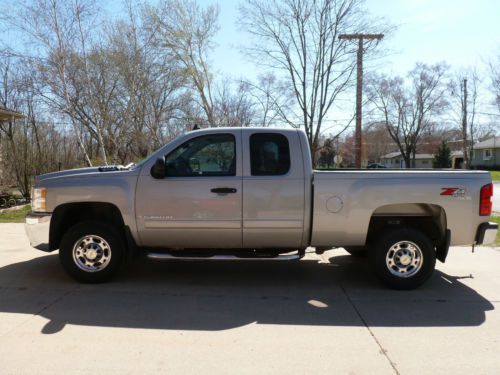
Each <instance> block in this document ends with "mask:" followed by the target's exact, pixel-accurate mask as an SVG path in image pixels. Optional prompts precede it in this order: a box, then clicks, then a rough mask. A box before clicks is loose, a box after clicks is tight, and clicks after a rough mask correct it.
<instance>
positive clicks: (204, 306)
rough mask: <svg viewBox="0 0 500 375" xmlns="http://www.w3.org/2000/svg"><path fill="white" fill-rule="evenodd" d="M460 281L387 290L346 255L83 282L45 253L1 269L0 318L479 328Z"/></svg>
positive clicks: (143, 265) (194, 266)
mask: <svg viewBox="0 0 500 375" xmlns="http://www.w3.org/2000/svg"><path fill="white" fill-rule="evenodd" d="M465 277H466V278H472V276H471V275H467V276H465ZM462 278H463V276H462V277H460V276H452V275H447V274H445V273H443V272H441V271H436V272H435V274H434V276H433V277H432V279H431V280H430V281H429V282H427V283H426V284H425V285H424V286H423V287H421V288H419V289H417V290H412V291H393V290H388V289H385V288H384V287H383V286H381V285H380V284H379V283H378V281H377V280H376V279H375V278H374V277H373V276H372V273H371V272H370V267H369V264H367V262H364V261H362V260H361V261H360V260H355V259H353V258H352V257H350V256H335V257H333V258H331V259H330V263H320V264H318V261H317V260H302V261H300V262H294V263H283V262H275V263H272V262H231V263H223V262H178V261H171V262H165V263H158V262H152V261H148V260H146V259H139V260H137V261H136V262H134V263H133V267H132V266H128V268H127V269H126V270H125V271H124V272H122V274H121V275H120V276H119V277H118V278H117V280H115V281H113V282H111V283H108V284H100V285H82V284H77V283H75V282H73V281H72V280H70V279H69V278H68V277H67V276H66V275H65V274H64V273H63V271H62V269H61V267H60V265H59V262H58V259H57V256H56V255H47V256H42V257H38V258H35V259H32V260H30V261H26V262H20V263H16V264H11V265H8V266H5V267H3V268H0V312H7V313H22V314H37V315H41V316H43V317H45V318H46V319H48V320H49V322H48V323H47V324H46V325H45V326H44V327H43V329H42V332H43V333H56V332H58V331H60V330H62V329H63V328H64V326H65V325H66V324H74V325H87V326H101V327H123V328H147V329H164V330H165V329H175V330H208V331H212V330H225V329H231V328H236V327H241V326H244V325H248V324H287V325H312V326H364V325H365V324H367V325H369V326H383V327H412V326H413V327H434V326H436V327H439V326H477V325H480V324H482V323H483V322H484V321H485V312H486V311H489V310H493V309H494V307H493V305H492V304H491V303H490V302H489V301H488V300H487V299H485V298H484V297H483V296H481V295H480V294H479V293H477V292H476V291H474V290H473V289H471V288H470V287H468V286H466V285H465V284H464V283H463V282H461V279H462Z"/></svg>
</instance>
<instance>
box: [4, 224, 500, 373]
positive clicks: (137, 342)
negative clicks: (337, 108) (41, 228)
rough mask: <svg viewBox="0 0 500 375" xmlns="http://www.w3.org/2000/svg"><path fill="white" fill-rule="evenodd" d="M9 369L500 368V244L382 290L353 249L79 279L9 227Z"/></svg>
mask: <svg viewBox="0 0 500 375" xmlns="http://www.w3.org/2000/svg"><path fill="white" fill-rule="evenodd" d="M0 233H1V235H2V242H1V243H0V374H2V375H7V374H51V375H53V374H64V375H65V374H92V373H94V374H120V375H121V374H160V373H161V374H391V373H393V374H430V373H432V374H470V373H474V374H498V373H500V357H499V355H498V353H499V351H500V335H499V332H500V312H499V310H498V305H499V303H500V272H499V264H500V249H493V248H477V249H476V253H475V254H472V253H471V250H470V248H452V249H451V250H450V256H449V260H448V262H447V263H446V264H445V265H443V264H439V265H438V270H437V272H436V273H435V275H434V276H433V278H432V279H431V280H430V281H429V282H428V283H427V284H426V285H425V286H423V287H422V288H420V289H418V290H414V291H407V292H397V291H392V290H387V289H384V288H383V287H381V286H380V284H379V283H378V282H377V280H376V279H375V278H374V277H373V276H372V275H371V273H370V270H369V266H368V264H367V262H365V261H362V260H361V261H360V260H356V259H353V258H352V257H350V256H348V255H347V253H345V252H344V251H343V250H333V251H330V252H328V253H325V254H324V255H323V256H322V257H318V256H316V255H314V254H311V255H308V256H307V257H306V259H304V260H302V261H300V262H294V263H272V262H269V263H265V262H259V263H251V262H237V263H234V262H233V263H220V262H219V263H211V262H189V263H182V262H170V263H152V262H149V261H146V260H139V261H137V262H136V263H135V264H134V266H133V267H129V269H128V270H126V271H125V272H124V273H123V274H122V275H121V276H120V277H119V278H118V279H117V280H116V281H114V282H112V283H108V284H103V285H80V284H76V283H74V282H73V281H71V280H70V279H68V277H66V275H65V274H64V273H63V271H62V270H61V267H60V266H59V263H58V259H57V254H44V253H41V252H38V251H36V250H32V249H30V248H29V247H28V243H27V241H26V239H25V237H24V233H23V227H22V225H21V224H0Z"/></svg>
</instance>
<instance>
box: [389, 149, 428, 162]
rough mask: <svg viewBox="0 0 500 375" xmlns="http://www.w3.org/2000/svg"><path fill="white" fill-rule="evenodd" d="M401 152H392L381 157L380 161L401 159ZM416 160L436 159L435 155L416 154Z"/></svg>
mask: <svg viewBox="0 0 500 375" xmlns="http://www.w3.org/2000/svg"><path fill="white" fill-rule="evenodd" d="M400 156H401V152H399V151H396V152H390V153H388V154H386V155H383V156H381V157H380V159H394V158H396V157H400ZM415 159H416V160H422V159H424V160H425V159H434V155H432V154H415Z"/></svg>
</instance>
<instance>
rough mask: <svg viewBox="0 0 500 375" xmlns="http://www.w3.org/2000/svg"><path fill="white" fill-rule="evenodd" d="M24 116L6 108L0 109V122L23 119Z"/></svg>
mask: <svg viewBox="0 0 500 375" xmlns="http://www.w3.org/2000/svg"><path fill="white" fill-rule="evenodd" d="M23 117H24V115H23V114H22V113H20V112H16V111H13V110H11V109H8V108H3V107H0V121H9V120H17V119H20V118H23Z"/></svg>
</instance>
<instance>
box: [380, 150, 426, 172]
mask: <svg viewBox="0 0 500 375" xmlns="http://www.w3.org/2000/svg"><path fill="white" fill-rule="evenodd" d="M433 159H434V155H432V154H416V155H415V168H432V160H433ZM380 163H381V164H384V165H385V166H386V167H387V168H399V169H403V168H406V164H405V160H404V158H403V156H402V155H401V152H399V151H396V152H391V153H389V154H386V155H384V156H381V157H380Z"/></svg>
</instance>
